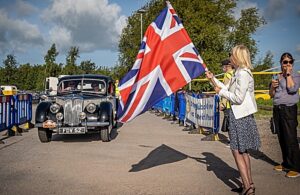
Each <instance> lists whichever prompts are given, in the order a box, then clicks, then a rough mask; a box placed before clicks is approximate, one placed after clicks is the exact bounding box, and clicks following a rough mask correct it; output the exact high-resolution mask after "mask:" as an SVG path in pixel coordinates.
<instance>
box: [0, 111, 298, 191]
mask: <svg viewBox="0 0 300 195" xmlns="http://www.w3.org/2000/svg"><path fill="white" fill-rule="evenodd" d="M258 126H259V128H260V129H259V130H260V134H261V138H262V144H263V147H262V148H261V151H260V152H255V153H251V156H252V157H251V162H252V167H253V177H254V182H255V185H256V194H258V195H259V194H264V195H265V194H272V195H273V194H278V195H281V194H284V195H294V194H300V185H299V184H300V177H298V178H295V179H289V178H285V177H284V173H283V172H276V171H273V170H272V168H273V165H274V164H275V163H276V162H277V163H278V162H280V150H279V146H278V141H277V139H276V136H275V135H272V134H271V133H270V132H269V130H266V127H267V121H264V120H258ZM182 129H183V128H182V127H179V126H178V125H175V124H171V122H170V121H166V120H163V119H162V118H161V117H158V116H156V115H155V114H152V113H145V114H143V115H141V116H139V117H138V118H136V119H135V120H134V121H132V122H130V123H128V124H125V125H123V126H122V127H120V128H119V129H118V130H116V132H115V134H114V135H115V136H114V137H115V138H114V140H112V141H111V142H109V143H104V142H101V141H99V136H98V135H97V134H89V135H78V136H77V135H76V136H75V135H69V136H61V135H59V136H57V135H56V136H54V137H53V141H52V142H50V143H46V144H45V143H44V144H43V143H40V141H39V139H38V136H37V129H31V130H30V131H29V132H27V133H23V134H22V136H15V137H10V138H8V139H5V140H4V141H5V144H0V194H14V195H15V194H39V195H40V194H155V195H156V194H187V195H188V194H198V195H199V194H217V195H218V194H222V195H224V194H236V193H233V192H231V191H230V189H231V188H232V187H234V186H235V185H240V180H239V175H238V171H237V168H236V166H235V163H234V160H233V157H232V155H231V152H230V150H229V148H227V147H226V140H225V138H226V137H225V136H226V134H224V135H220V137H221V138H222V139H223V141H222V142H220V141H204V140H205V136H204V135H200V134H189V133H188V132H187V131H183V130H182Z"/></svg>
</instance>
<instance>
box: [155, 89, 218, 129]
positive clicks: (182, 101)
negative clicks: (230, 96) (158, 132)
mask: <svg viewBox="0 0 300 195" xmlns="http://www.w3.org/2000/svg"><path fill="white" fill-rule="evenodd" d="M186 95H187V96H189V97H192V98H194V99H193V102H189V105H187V96H186ZM177 98H178V105H175V95H174V94H172V95H171V96H168V97H166V98H164V99H163V100H161V101H160V102H158V103H157V104H156V105H155V106H153V109H157V110H160V111H162V112H164V113H166V114H168V115H170V114H172V115H173V114H175V115H176V116H177V117H178V119H179V120H180V121H185V123H187V124H190V125H196V126H199V127H207V128H210V129H212V132H213V133H214V134H217V133H218V132H219V127H220V112H219V96H218V95H207V94H196V93H183V92H178V93H177ZM201 102H202V103H204V106H202V107H201V104H202V103H201ZM208 104H209V105H210V106H211V108H205V109H204V107H205V106H207V105H208ZM175 106H177V107H178V108H175ZM187 106H188V107H189V108H187ZM192 106H193V107H192ZM177 109H178V110H177ZM187 109H188V110H189V111H188V112H187ZM191 110H192V111H191ZM200 110H201V111H200ZM203 110H207V111H208V112H203ZM190 111H191V113H192V115H191V113H190ZM187 113H189V114H187ZM190 119H191V120H190ZM203 121H204V123H203Z"/></svg>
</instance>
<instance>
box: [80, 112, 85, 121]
mask: <svg viewBox="0 0 300 195" xmlns="http://www.w3.org/2000/svg"><path fill="white" fill-rule="evenodd" d="M85 117H86V114H85V112H80V113H79V118H80V119H81V120H83V119H85Z"/></svg>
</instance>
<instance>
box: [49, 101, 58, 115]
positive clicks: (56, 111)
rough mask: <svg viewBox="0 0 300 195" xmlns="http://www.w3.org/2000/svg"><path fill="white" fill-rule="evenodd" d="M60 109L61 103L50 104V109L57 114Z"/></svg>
mask: <svg viewBox="0 0 300 195" xmlns="http://www.w3.org/2000/svg"><path fill="white" fill-rule="evenodd" d="M59 109H60V105H58V104H57V103H54V104H52V105H51V106H50V111H51V112H52V113H53V114H55V113H58V111H59Z"/></svg>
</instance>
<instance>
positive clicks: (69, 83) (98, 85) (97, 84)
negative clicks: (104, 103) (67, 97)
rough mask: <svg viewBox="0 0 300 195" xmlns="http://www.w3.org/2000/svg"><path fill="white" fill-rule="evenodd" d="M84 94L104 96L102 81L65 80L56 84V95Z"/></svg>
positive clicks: (104, 89) (104, 87) (104, 86)
mask: <svg viewBox="0 0 300 195" xmlns="http://www.w3.org/2000/svg"><path fill="white" fill-rule="evenodd" d="M72 92H86V93H94V94H103V95H104V94H106V85H105V81H104V80H100V79H87V78H83V79H66V80H63V81H61V82H60V83H59V84H58V93H72Z"/></svg>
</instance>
